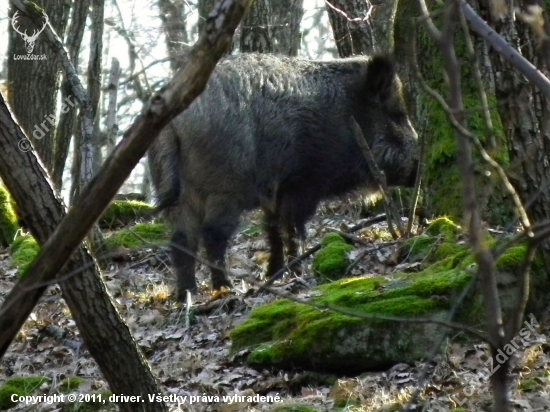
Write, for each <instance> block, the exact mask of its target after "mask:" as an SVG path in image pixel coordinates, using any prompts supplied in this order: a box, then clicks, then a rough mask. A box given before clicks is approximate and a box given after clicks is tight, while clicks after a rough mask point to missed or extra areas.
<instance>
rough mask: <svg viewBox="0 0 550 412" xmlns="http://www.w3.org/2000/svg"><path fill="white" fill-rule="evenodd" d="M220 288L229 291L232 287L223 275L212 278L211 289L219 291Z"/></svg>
mask: <svg viewBox="0 0 550 412" xmlns="http://www.w3.org/2000/svg"><path fill="white" fill-rule="evenodd" d="M222 287H226V288H227V289H231V288H232V287H233V284H232V283H231V281H230V280H229V278H228V277H227V276H225V275H223V276H216V277H212V289H214V290H220V289H221V288H222Z"/></svg>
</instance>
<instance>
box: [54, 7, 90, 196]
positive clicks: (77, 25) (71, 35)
mask: <svg viewBox="0 0 550 412" xmlns="http://www.w3.org/2000/svg"><path fill="white" fill-rule="evenodd" d="M90 1H91V0H80V1H77V2H74V4H73V8H72V15H71V24H70V26H69V29H68V35H67V41H66V47H67V51H68V52H69V57H70V60H71V64H72V65H73V67H74V68H75V70H77V71H78V57H79V55H80V46H81V44H82V37H83V36H84V30H85V29H86V18H87V17H88V9H89V8H90ZM71 98H72V99H73V100H74V96H72V93H71V87H70V84H69V81H68V80H67V74H66V73H64V74H63V83H62V85H61V101H62V102H65V101H66V99H69V100H70V99H71ZM76 119H77V117H76V108H70V109H69V110H68V111H67V112H65V113H63V111H62V112H61V114H60V117H59V122H58V126H57V129H56V131H55V143H54V145H55V147H54V160H53V170H52V180H53V184H54V185H55V187H56V188H57V190H58V191H60V192H61V189H62V186H63V172H64V170H65V163H66V162H67V156H68V155H69V146H70V143H71V138H72V136H73V134H74V132H75V128H76V123H77V122H76Z"/></svg>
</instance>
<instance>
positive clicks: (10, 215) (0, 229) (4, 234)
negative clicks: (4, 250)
mask: <svg viewBox="0 0 550 412" xmlns="http://www.w3.org/2000/svg"><path fill="white" fill-rule="evenodd" d="M17 229H19V225H18V223H17V216H16V214H15V211H14V209H13V204H12V200H11V197H10V194H9V192H8V191H7V189H6V188H5V187H4V186H2V185H0V246H2V247H8V246H9V245H11V243H12V242H13V238H14V237H15V233H16V232H17Z"/></svg>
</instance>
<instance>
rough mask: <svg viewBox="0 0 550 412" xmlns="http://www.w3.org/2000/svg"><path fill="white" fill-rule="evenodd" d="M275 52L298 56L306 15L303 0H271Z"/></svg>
mask: <svg viewBox="0 0 550 412" xmlns="http://www.w3.org/2000/svg"><path fill="white" fill-rule="evenodd" d="M270 1H271V34H272V47H273V53H276V54H284V55H287V56H297V55H298V51H299V50H300V43H301V40H302V33H301V31H300V24H301V23H302V17H303V16H304V7H303V3H304V2H303V0H270Z"/></svg>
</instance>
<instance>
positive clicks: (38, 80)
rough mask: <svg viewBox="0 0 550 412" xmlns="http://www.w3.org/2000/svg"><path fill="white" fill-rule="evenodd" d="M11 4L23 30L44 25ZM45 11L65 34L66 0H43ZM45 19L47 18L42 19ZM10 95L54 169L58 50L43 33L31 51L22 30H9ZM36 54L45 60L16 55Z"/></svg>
mask: <svg viewBox="0 0 550 412" xmlns="http://www.w3.org/2000/svg"><path fill="white" fill-rule="evenodd" d="M16 11H17V9H16V8H15V7H14V6H13V5H12V6H11V8H10V12H9V16H10V18H11V19H12V24H13V26H15V27H16V28H17V29H18V31H19V32H20V33H25V31H26V32H27V33H33V32H35V31H36V32H38V30H40V29H41V27H37V26H36V24H35V23H34V22H32V21H30V19H27V18H26V17H25V15H24V14H23V13H22V12H18V13H17V18H16V19H13V16H14V13H15V12H16ZM44 12H45V13H46V15H47V16H48V17H47V18H48V20H49V24H50V25H51V26H52V27H53V28H54V30H55V31H56V32H57V33H59V34H60V35H61V36H63V33H64V31H65V27H66V25H67V20H68V17H69V13H68V12H69V8H67V7H66V1H65V0H51V1H48V2H44ZM42 20H43V21H45V18H44V19H42ZM8 33H9V37H8V50H9V51H8V56H9V58H8V90H9V93H8V98H9V104H10V107H11V109H12V110H13V113H14V114H15V116H16V118H17V121H18V123H19V124H20V125H21V127H23V130H25V132H26V135H27V136H29V138H31V140H32V142H33V144H34V145H35V147H36V149H37V151H38V154H39V156H40V158H41V160H42V162H44V165H46V168H47V169H48V171H49V172H51V171H52V170H53V157H54V156H53V153H54V146H55V142H54V136H55V115H56V103H57V92H58V89H59V81H60V79H59V70H60V65H59V60H58V57H57V55H56V54H55V53H52V51H51V49H50V47H49V46H48V45H47V43H46V41H45V40H44V33H41V34H39V35H38V36H37V37H36V39H35V43H34V48H33V50H32V51H31V52H30V53H28V49H27V48H26V47H27V46H28V44H26V43H25V41H23V39H22V36H21V35H20V33H18V32H16V30H15V28H10V29H9V30H8ZM28 54H34V55H39V56H44V60H42V59H41V60H20V59H15V58H14V55H17V56H21V55H24V56H26V55H28Z"/></svg>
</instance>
